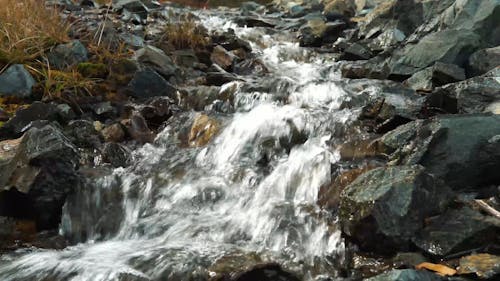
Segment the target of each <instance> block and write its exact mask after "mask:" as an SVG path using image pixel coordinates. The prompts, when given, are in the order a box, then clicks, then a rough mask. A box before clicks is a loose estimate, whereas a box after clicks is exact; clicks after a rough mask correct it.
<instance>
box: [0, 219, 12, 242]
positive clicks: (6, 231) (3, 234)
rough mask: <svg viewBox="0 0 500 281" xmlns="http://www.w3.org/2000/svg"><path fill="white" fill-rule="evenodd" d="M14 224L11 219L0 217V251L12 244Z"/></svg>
mask: <svg viewBox="0 0 500 281" xmlns="http://www.w3.org/2000/svg"><path fill="white" fill-rule="evenodd" d="M14 228H15V222H14V220H13V219H12V218H7V217H1V216H0V249H5V248H7V247H8V246H10V245H11V244H12V243H13V242H14V238H13V233H14Z"/></svg>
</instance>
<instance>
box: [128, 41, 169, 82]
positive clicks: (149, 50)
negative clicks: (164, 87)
mask: <svg viewBox="0 0 500 281" xmlns="http://www.w3.org/2000/svg"><path fill="white" fill-rule="evenodd" d="M134 58H135V59H136V60H137V61H139V62H141V63H143V64H146V65H148V66H150V67H151V68H152V69H154V70H155V71H156V72H158V73H159V74H160V75H162V76H163V77H165V78H167V79H168V77H170V76H172V75H174V74H175V73H176V72H177V67H176V66H175V64H174V62H173V61H172V59H170V57H169V56H167V55H166V54H165V53H164V52H163V51H162V50H160V49H158V48H156V47H153V46H149V45H148V46H146V47H144V48H142V49H140V50H138V51H136V52H135V55H134Z"/></svg>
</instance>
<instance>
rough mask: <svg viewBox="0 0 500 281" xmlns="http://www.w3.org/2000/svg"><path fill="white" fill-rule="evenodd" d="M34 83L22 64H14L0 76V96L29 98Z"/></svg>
mask: <svg viewBox="0 0 500 281" xmlns="http://www.w3.org/2000/svg"><path fill="white" fill-rule="evenodd" d="M35 83H36V81H35V79H33V77H32V76H31V74H30V73H29V72H28V71H27V70H26V69H25V68H24V66H23V65H22V64H14V65H11V66H10V67H9V68H7V69H6V70H5V71H4V72H3V73H2V74H1V75H0V96H15V97H19V98H29V97H31V94H32V92H31V89H32V88H33V86H34V85H35Z"/></svg>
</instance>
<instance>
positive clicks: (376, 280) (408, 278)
mask: <svg viewBox="0 0 500 281" xmlns="http://www.w3.org/2000/svg"><path fill="white" fill-rule="evenodd" d="M417 280H418V281H440V280H444V278H442V277H440V276H439V275H437V274H435V273H431V272H428V271H424V270H414V269H394V270H392V271H389V272H387V273H383V274H380V275H377V276H374V277H371V278H368V279H365V281H417Z"/></svg>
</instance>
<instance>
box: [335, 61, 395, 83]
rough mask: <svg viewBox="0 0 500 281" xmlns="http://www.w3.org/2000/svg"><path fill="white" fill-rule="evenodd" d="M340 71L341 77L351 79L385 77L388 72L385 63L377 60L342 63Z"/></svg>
mask: <svg viewBox="0 0 500 281" xmlns="http://www.w3.org/2000/svg"><path fill="white" fill-rule="evenodd" d="M340 71H341V73H342V77H344V78H351V79H361V78H371V79H386V78H387V77H388V76H389V73H390V69H389V66H388V65H387V64H385V63H383V62H377V61H353V62H348V63H342V64H341V66H340Z"/></svg>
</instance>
